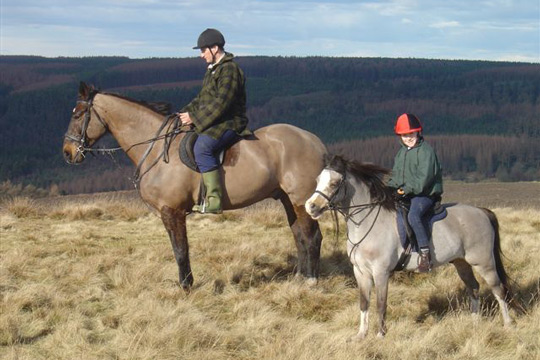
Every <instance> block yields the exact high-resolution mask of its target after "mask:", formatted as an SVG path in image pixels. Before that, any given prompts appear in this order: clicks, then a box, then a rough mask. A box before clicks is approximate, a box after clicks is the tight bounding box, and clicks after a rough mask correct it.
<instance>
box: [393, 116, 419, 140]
mask: <svg viewBox="0 0 540 360" xmlns="http://www.w3.org/2000/svg"><path fill="white" fill-rule="evenodd" d="M394 131H395V132H396V134H397V135H404V134H410V133H413V132H417V131H422V124H420V120H418V118H417V117H416V116H414V115H413V114H402V115H400V116H399V117H398V119H397V122H396V127H395V128H394Z"/></svg>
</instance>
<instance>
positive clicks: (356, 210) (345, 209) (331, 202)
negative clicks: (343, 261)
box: [315, 168, 384, 260]
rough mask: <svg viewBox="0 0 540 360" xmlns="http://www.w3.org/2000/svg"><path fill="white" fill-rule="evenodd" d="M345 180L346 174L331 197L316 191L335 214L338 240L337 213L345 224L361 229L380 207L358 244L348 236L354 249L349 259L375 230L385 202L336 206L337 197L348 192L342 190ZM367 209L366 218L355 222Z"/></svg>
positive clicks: (345, 189)
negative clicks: (342, 192)
mask: <svg viewBox="0 0 540 360" xmlns="http://www.w3.org/2000/svg"><path fill="white" fill-rule="evenodd" d="M324 170H332V171H335V170H333V169H330V168H325V169H324ZM345 178H346V174H343V175H342V178H341V180H340V182H339V184H338V185H337V186H336V188H335V190H334V191H333V192H332V193H331V194H330V195H327V194H325V193H323V192H322V191H320V190H315V193H316V194H319V195H320V196H322V197H323V198H324V199H326V201H328V205H327V207H328V210H331V211H332V212H333V214H334V222H335V224H336V238H337V236H338V234H339V221H338V219H337V214H336V213H338V212H339V213H340V214H341V215H343V217H344V218H345V222H349V221H350V222H352V223H353V224H354V225H355V226H356V227H359V226H360V225H361V224H362V223H363V222H364V221H365V220H366V219H367V218H368V217H369V215H371V213H372V212H373V211H374V210H375V208H376V207H378V209H377V213H376V215H375V218H374V219H373V222H372V224H371V225H370V227H369V229H368V230H367V232H366V234H365V235H364V236H363V237H362V238H361V239H360V240H358V241H357V242H352V241H351V239H350V238H349V235H348V234H347V241H348V242H350V243H351V244H352V248H351V251H350V253H349V258H350V257H351V256H352V254H353V252H354V250H355V248H356V247H358V246H359V245H360V243H361V242H362V241H364V239H365V238H367V236H368V235H369V233H370V232H371V230H373V227H374V226H375V223H376V222H377V219H378V218H379V214H380V212H381V208H382V203H383V202H384V201H383V200H379V201H375V202H370V203H366V204H359V205H349V206H337V204H336V198H337V195H338V194H339V193H340V192H341V191H344V192H346V191H347V188H346V187H345V188H344V190H342V188H343V184H344V183H345ZM345 195H346V193H345V194H344V195H343V196H345ZM351 209H353V211H351V212H349V210H351ZM366 209H369V211H368V212H367V213H366V214H365V215H364V217H363V218H362V219H360V220H355V219H354V218H353V217H354V216H356V215H358V214H360V213H361V212H363V211H364V210H366ZM351 260H352V259H351Z"/></svg>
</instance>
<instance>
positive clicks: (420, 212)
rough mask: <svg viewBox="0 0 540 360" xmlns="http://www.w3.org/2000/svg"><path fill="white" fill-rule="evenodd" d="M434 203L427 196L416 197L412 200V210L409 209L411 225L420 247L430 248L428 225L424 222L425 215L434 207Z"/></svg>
mask: <svg viewBox="0 0 540 360" xmlns="http://www.w3.org/2000/svg"><path fill="white" fill-rule="evenodd" d="M433 204H434V201H433V200H432V199H431V198H429V197H427V196H415V197H413V198H411V208H410V209H409V216H408V217H407V219H408V220H409V224H410V225H411V228H412V229H413V231H414V234H415V235H416V241H417V242H418V247H420V248H423V247H429V236H428V231H427V225H426V224H425V221H423V217H424V214H425V213H426V212H427V211H429V210H430V209H431V208H432V207H433Z"/></svg>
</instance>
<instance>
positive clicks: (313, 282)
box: [306, 277, 319, 287]
mask: <svg viewBox="0 0 540 360" xmlns="http://www.w3.org/2000/svg"><path fill="white" fill-rule="evenodd" d="M318 282H319V279H317V278H315V277H310V278H307V279H306V284H307V286H309V287H313V286H316V285H317V283H318Z"/></svg>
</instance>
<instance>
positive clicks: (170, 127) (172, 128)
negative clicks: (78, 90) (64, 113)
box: [64, 91, 188, 189]
mask: <svg viewBox="0 0 540 360" xmlns="http://www.w3.org/2000/svg"><path fill="white" fill-rule="evenodd" d="M96 94H98V91H95V92H93V93H91V94H90V96H89V97H88V100H78V101H77V104H86V109H85V110H84V120H83V124H82V127H81V133H80V135H79V136H78V137H77V136H74V135H71V134H69V133H68V132H66V133H65V134H64V139H68V140H70V141H73V142H75V143H77V144H78V146H77V153H76V156H79V155H80V156H81V157H82V158H83V159H84V158H85V153H86V152H89V153H91V154H93V153H102V154H108V155H109V156H110V157H111V159H112V160H113V161H114V162H115V163H116V164H117V165H118V166H120V165H119V164H118V162H117V161H116V160H115V159H114V157H113V153H115V152H116V151H119V150H122V147H116V148H99V149H96V148H92V147H89V146H88V144H87V139H88V136H87V131H88V126H89V124H90V118H91V116H92V112H93V113H94V114H95V116H96V118H97V119H98V120H99V122H100V123H101V125H102V126H103V128H104V129H105V131H108V130H109V127H108V126H107V123H106V122H105V121H104V120H103V118H102V117H101V116H100V115H99V113H98V112H97V111H96V109H94V107H93V105H94V97H95V96H96ZM165 129H166V130H165ZM163 130H165V132H164V133H162V132H163ZM186 131H188V130H186V129H183V128H182V125H181V122H180V118H179V117H177V115H176V114H170V115H168V116H165V118H164V119H163V122H162V124H161V126H160V127H159V129H158V131H157V133H156V135H155V136H154V137H153V138H150V139H148V140H145V141H141V142H138V143H135V144H132V145H131V146H130V147H129V148H127V149H126V150H125V152H126V154H127V153H128V152H129V151H130V150H131V149H132V148H134V147H136V146H140V145H148V148H147V149H146V151H145V153H144V154H143V156H142V158H141V159H140V161H139V163H138V165H137V167H136V169H135V172H134V174H133V178H132V179H131V181H132V182H133V185H134V186H135V188H136V189H138V184H139V183H140V181H141V178H142V177H143V176H144V175H145V174H146V173H148V172H149V171H150V169H152V168H153V167H154V166H155V165H156V164H157V163H158V162H159V160H160V159H163V161H164V162H166V163H168V162H169V148H170V146H171V144H172V141H173V140H174V139H175V137H176V136H177V135H178V134H180V133H182V132H186ZM158 140H164V143H163V150H162V151H161V153H160V155H159V156H158V157H157V158H156V159H155V160H154V162H153V163H152V164H150V165H149V166H148V168H147V169H146V171H144V172H143V173H141V168H142V165H143V163H144V162H145V160H146V158H147V157H148V156H149V154H150V152H151V151H152V149H153V147H154V144H155V143H156V141H158Z"/></svg>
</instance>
